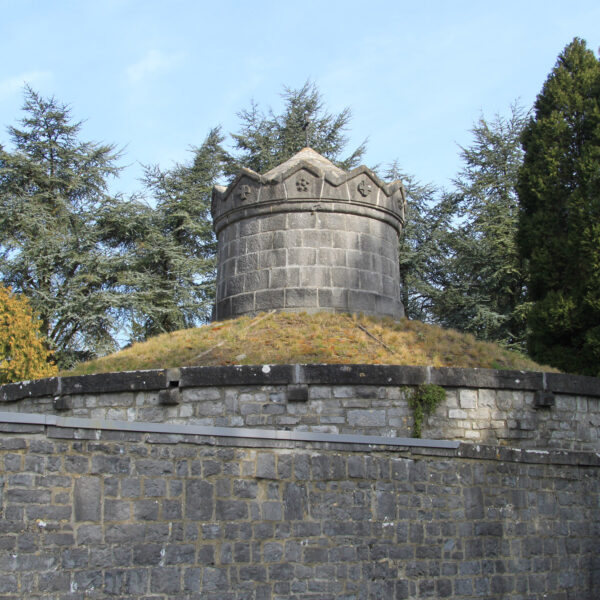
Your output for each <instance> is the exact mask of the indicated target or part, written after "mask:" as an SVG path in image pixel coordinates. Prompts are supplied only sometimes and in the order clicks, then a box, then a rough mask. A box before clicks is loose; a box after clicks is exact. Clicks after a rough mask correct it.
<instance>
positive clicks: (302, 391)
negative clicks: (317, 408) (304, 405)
mask: <svg viewBox="0 0 600 600" xmlns="http://www.w3.org/2000/svg"><path fill="white" fill-rule="evenodd" d="M287 399H288V402H308V386H307V385H306V384H305V383H291V384H289V385H288V386H287Z"/></svg>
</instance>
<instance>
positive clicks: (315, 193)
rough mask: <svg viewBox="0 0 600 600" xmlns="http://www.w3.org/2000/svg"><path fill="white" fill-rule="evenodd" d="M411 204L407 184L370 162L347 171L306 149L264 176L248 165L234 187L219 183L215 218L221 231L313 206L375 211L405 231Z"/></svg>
mask: <svg viewBox="0 0 600 600" xmlns="http://www.w3.org/2000/svg"><path fill="white" fill-rule="evenodd" d="M405 205H406V193H405V190H404V186H403V185H402V182H400V181H395V182H393V183H386V182H384V181H382V180H381V179H380V178H379V177H378V176H377V175H376V174H375V173H374V172H373V171H371V170H370V169H369V168H367V167H365V166H360V167H357V168H356V169H353V170H352V171H349V172H346V171H343V170H342V169H340V168H338V167H336V166H335V165H334V164H333V163H331V162H330V161H329V160H327V159H326V158H324V157H323V156H321V155H320V154H318V153H317V152H315V151H314V150H312V149H311V148H304V149H303V150H301V151H300V152H299V153H298V154H296V155H295V156H293V157H292V158H291V159H290V160H288V161H286V162H285V163H283V164H282V165H279V166H278V167H275V168H274V169H272V170H271V171H268V172H267V173H265V174H264V175H260V174H258V173H256V172H254V171H252V170H251V169H242V170H241V171H240V173H239V174H238V175H237V177H236V178H235V179H234V180H233V181H232V182H231V184H229V186H227V187H223V186H215V188H214V191H213V201H212V216H213V221H214V227H215V231H216V232H217V233H218V232H219V231H220V230H221V229H222V228H223V227H224V226H225V225H226V224H228V223H231V222H235V221H237V220H239V219H244V218H249V217H250V216H257V215H261V214H272V213H279V212H284V211H286V212H287V211H295V212H302V211H307V210H308V211H310V212H314V211H319V212H337V211H341V212H345V213H347V214H356V215H360V216H365V215H369V216H371V217H372V218H377V219H381V220H384V221H386V222H388V223H389V224H390V225H392V226H393V227H394V228H396V229H397V230H398V231H400V229H401V227H402V225H403V224H404V213H405Z"/></svg>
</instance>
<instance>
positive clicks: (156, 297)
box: [101, 128, 223, 340]
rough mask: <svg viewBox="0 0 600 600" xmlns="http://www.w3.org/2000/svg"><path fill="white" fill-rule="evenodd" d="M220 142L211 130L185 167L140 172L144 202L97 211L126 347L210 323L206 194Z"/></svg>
mask: <svg viewBox="0 0 600 600" xmlns="http://www.w3.org/2000/svg"><path fill="white" fill-rule="evenodd" d="M222 141H223V137H222V135H221V133H220V131H219V129H218V128H217V129H213V130H212V131H211V132H210V133H209V134H208V136H207V137H206V139H205V141H204V143H203V144H202V145H201V146H200V147H198V148H194V149H192V152H193V155H194V156H193V160H192V162H191V163H190V164H187V165H176V166H175V167H173V168H172V169H170V170H167V171H163V170H161V169H160V168H159V167H158V166H151V167H146V168H145V178H144V183H145V188H146V194H147V195H148V196H149V198H151V199H152V201H153V204H154V205H155V207H154V208H152V207H151V206H150V205H149V204H147V203H145V202H143V201H141V200H140V199H139V198H134V199H132V200H131V201H130V202H127V203H123V202H119V201H117V202H113V203H112V204H110V205H107V206H106V207H105V209H104V210H103V211H102V218H101V227H102V231H103V241H104V242H105V243H106V244H107V245H109V246H111V247H112V248H113V249H114V250H116V251H117V254H118V256H119V261H118V264H119V266H118V272H119V276H118V281H119V284H120V285H121V286H122V287H123V291H124V292H126V293H124V294H123V296H122V297H121V300H120V303H119V306H120V308H122V309H124V310H125V311H126V313H127V314H128V315H129V328H130V333H131V337H132V340H142V339H146V338H147V337H149V336H152V335H157V334H159V333H164V332H168V331H175V330H178V329H183V328H187V327H193V326H195V325H197V324H198V323H200V322H202V321H206V320H207V319H208V318H210V314H211V310H212V305H213V302H214V280H215V276H216V273H215V270H216V240H215V237H214V233H213V231H212V224H211V220H210V199H211V194H212V186H213V185H214V184H215V183H216V182H217V178H218V177H219V175H220V174H221V159H222V154H223V150H222V148H221V142H222Z"/></svg>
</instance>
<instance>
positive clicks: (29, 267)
mask: <svg viewBox="0 0 600 600" xmlns="http://www.w3.org/2000/svg"><path fill="white" fill-rule="evenodd" d="M23 109H24V111H25V117H24V118H23V119H22V121H21V128H17V127H10V128H9V134H10V137H11V139H12V143H13V145H14V151H13V152H8V151H6V150H5V149H0V274H1V278H2V281H3V283H4V285H10V286H11V287H12V288H13V289H14V290H15V291H16V292H19V293H23V294H25V295H26V296H27V297H28V298H29V300H30V302H31V305H32V306H33V308H34V310H35V312H36V313H38V314H39V315H40V319H41V329H42V333H43V335H44V336H45V337H47V338H48V339H49V340H50V343H51V345H52V347H53V348H54V349H55V350H56V358H57V360H58V361H59V364H60V365H61V366H63V367H64V366H68V365H69V364H72V363H73V361H75V360H77V359H79V358H85V357H89V356H94V355H96V354H99V353H103V352H106V351H108V350H112V349H113V348H114V347H115V344H114V339H113V333H114V331H115V328H116V325H117V323H116V318H117V314H116V312H115V311H114V310H113V309H112V306H113V297H112V293H111V289H110V288H111V280H112V273H111V269H110V264H109V262H110V261H109V259H108V258H107V257H106V256H105V254H104V253H103V252H102V249H101V248H100V247H99V245H98V231H97V227H96V213H97V212H98V210H99V208H100V206H101V205H102V203H103V202H104V201H105V199H106V198H107V192H106V181H107V178H108V177H110V176H114V175H117V173H118V171H119V168H118V167H117V166H116V165H115V162H116V159H117V154H116V153H115V150H114V147H112V146H109V145H100V144H94V143H90V142H81V141H79V139H78V135H79V132H80V128H81V124H80V123H74V122H73V121H72V119H71V115H70V111H69V108H68V107H66V106H64V105H61V104H59V103H58V102H57V101H56V100H55V99H54V98H50V99H45V98H42V97H41V96H40V95H38V94H37V93H36V92H35V91H33V90H32V89H31V88H29V87H28V88H26V90H25V103H24V107H23Z"/></svg>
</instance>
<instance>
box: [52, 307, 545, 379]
mask: <svg viewBox="0 0 600 600" xmlns="http://www.w3.org/2000/svg"><path fill="white" fill-rule="evenodd" d="M293 363H338V364H342V363H346V364H347V363H355V364H398V365H417V366H419V365H420V366H423V365H432V366H435V367H470V368H476V367H479V368H491V369H520V370H530V371H551V370H552V369H551V368H549V367H544V366H542V365H538V364H537V363H535V362H533V361H532V360H530V359H529V358H527V357H525V356H523V355H521V354H519V353H516V352H510V351H508V350H506V349H504V348H502V347H500V346H498V345H497V344H491V343H487V342H479V341H477V340H476V339H475V338H474V337H473V336H472V335H468V334H463V333H459V332H457V331H453V330H449V329H442V328H441V327H436V326H434V325H427V324H425V323H421V322H419V321H409V320H407V319H402V320H401V321H395V320H393V319H385V318H376V317H366V316H362V315H360V316H356V315H345V314H332V313H316V314H306V313H262V314H260V315H258V316H257V317H239V318H237V319H231V320H229V321H219V322H215V323H211V324H209V325H205V326H203V327H198V328H196V329H186V330H182V331H176V332H174V333H167V334H163V335H159V336H157V337H154V338H152V339H150V340H148V341H147V342H143V343H138V344H134V345H133V346H131V347H129V348H126V349H124V350H121V351H120V352H117V353H116V354H111V355H110V356H106V357H104V358H100V359H97V360H93V361H90V362H87V363H83V364H81V365H78V366H77V367H76V368H75V369H73V370H72V371H69V372H67V373H64V374H65V375H83V374H91V373H106V372H111V371H134V370H138V369H164V368H169V367H182V366H193V365H233V364H236V365H255V364H293Z"/></svg>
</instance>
